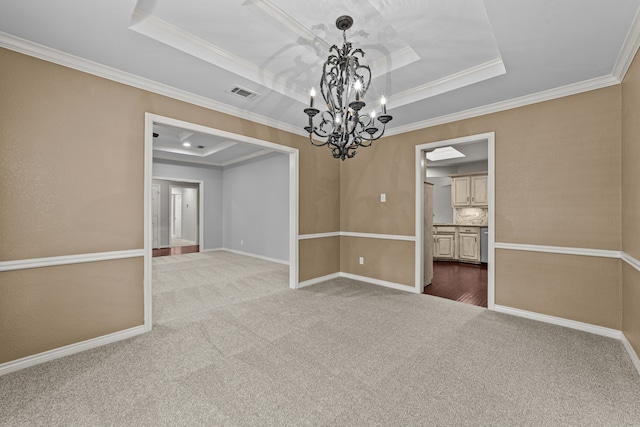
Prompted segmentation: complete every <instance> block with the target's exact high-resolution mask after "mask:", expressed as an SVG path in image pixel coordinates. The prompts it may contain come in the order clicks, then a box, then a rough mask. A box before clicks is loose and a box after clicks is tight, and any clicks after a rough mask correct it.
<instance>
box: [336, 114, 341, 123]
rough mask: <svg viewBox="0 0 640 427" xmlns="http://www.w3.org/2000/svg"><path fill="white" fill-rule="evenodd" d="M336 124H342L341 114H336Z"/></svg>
mask: <svg viewBox="0 0 640 427" xmlns="http://www.w3.org/2000/svg"><path fill="white" fill-rule="evenodd" d="M336 123H340V114H336Z"/></svg>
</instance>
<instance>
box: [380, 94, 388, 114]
mask: <svg viewBox="0 0 640 427" xmlns="http://www.w3.org/2000/svg"><path fill="white" fill-rule="evenodd" d="M380 105H382V114H387V99H386V98H385V97H384V96H383V97H381V98H380Z"/></svg>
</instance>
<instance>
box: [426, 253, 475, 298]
mask: <svg viewBox="0 0 640 427" xmlns="http://www.w3.org/2000/svg"><path fill="white" fill-rule="evenodd" d="M424 293H425V294H427V295H433V296H437V297H441V298H447V299H450V300H454V301H460V302H464V303H467V304H472V305H477V306H479V307H487V265H486V264H481V265H475V264H465V263H460V262H450V261H434V263H433V281H432V282H431V285H429V286H425V288H424Z"/></svg>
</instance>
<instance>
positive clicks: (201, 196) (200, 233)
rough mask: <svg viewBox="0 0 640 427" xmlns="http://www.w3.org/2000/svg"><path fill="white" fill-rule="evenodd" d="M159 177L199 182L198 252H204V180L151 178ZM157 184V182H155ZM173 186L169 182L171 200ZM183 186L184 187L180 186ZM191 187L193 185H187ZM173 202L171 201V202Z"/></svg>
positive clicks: (174, 180) (187, 182) (184, 181)
mask: <svg viewBox="0 0 640 427" xmlns="http://www.w3.org/2000/svg"><path fill="white" fill-rule="evenodd" d="M154 179H159V180H161V181H171V182H177V183H180V182H183V183H185V184H198V246H199V249H198V252H202V249H203V248H204V181H202V180H199V179H186V178H172V177H167V176H155V175H154V176H152V177H151V180H152V181H153V180H154ZM154 185H155V184H154ZM171 187H172V185H171V184H169V200H171ZM174 187H180V186H179V185H174ZM180 188H183V187H180ZM187 188H191V187H187ZM169 204H171V201H170V202H169ZM169 210H170V211H171V206H169ZM169 247H171V220H169Z"/></svg>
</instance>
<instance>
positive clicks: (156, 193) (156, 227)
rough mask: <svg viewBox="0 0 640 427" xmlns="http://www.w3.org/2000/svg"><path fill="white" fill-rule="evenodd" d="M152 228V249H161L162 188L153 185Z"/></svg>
mask: <svg viewBox="0 0 640 427" xmlns="http://www.w3.org/2000/svg"><path fill="white" fill-rule="evenodd" d="M151 228H152V230H153V241H152V243H151V248H153V249H157V248H159V247H160V241H159V238H160V186H159V185H158V184H153V185H152V187H151Z"/></svg>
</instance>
